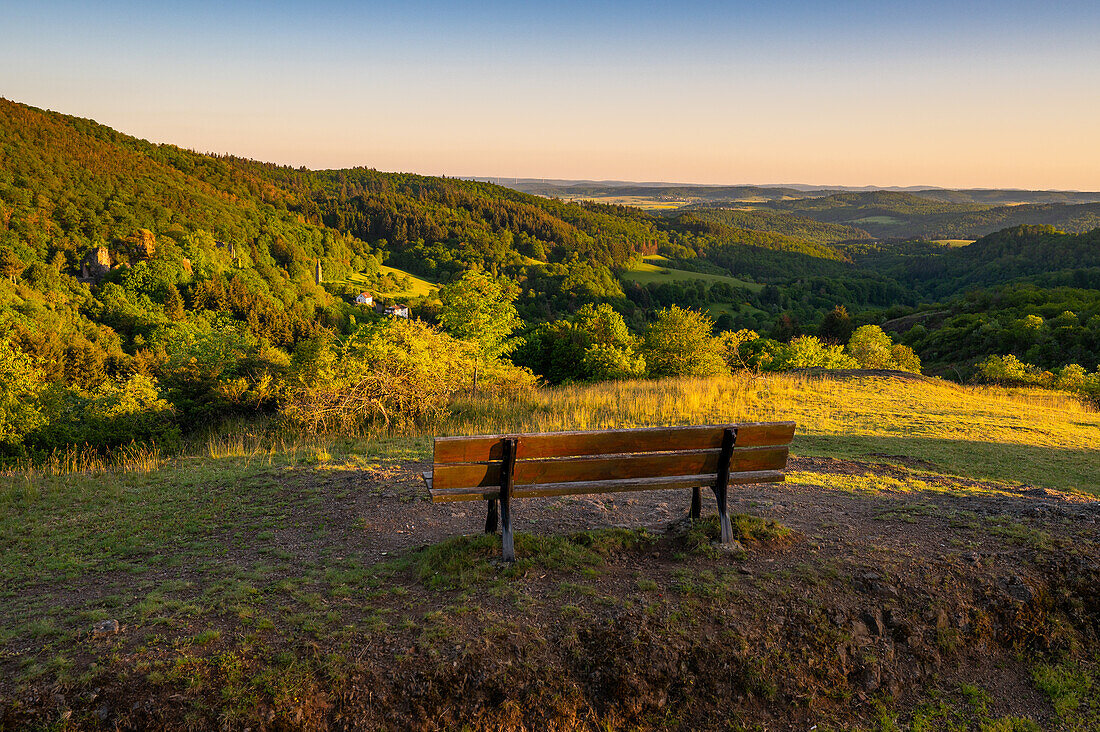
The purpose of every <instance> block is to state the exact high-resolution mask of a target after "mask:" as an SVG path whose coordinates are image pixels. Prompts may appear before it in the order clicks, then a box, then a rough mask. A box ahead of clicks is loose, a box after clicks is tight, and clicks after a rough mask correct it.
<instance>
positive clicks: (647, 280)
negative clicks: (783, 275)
mask: <svg viewBox="0 0 1100 732" xmlns="http://www.w3.org/2000/svg"><path fill="white" fill-rule="evenodd" d="M667 261H668V259H667V258H665V257H663V256H661V255H659V254H653V255H650V256H647V257H644V258H643V259H642V261H641V262H639V263H637V264H635V265H633V266H631V267H630V268H629V269H627V270H626V271H625V272H623V276H622V277H623V279H624V280H628V281H630V282H639V283H641V284H643V285H648V284H654V283H657V284H659V283H661V282H690V281H693V280H701V281H703V282H706V283H707V284H708V285H709V284H713V283H715V282H725V283H726V284H728V285H731V286H733V287H743V288H745V289H747V290H751V291H753V292H759V291H760V290H762V289H764V286H763V285H761V284H759V283H756V282H745V281H744V280H739V279H737V278H736V277H726V276H724V275H714V274H706V273H703V272H689V271H688V270H684V269H674V268H672V267H667V266H664V265H663V264H662V263H663V262H667Z"/></svg>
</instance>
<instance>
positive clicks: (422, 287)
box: [346, 264, 439, 298]
mask: <svg viewBox="0 0 1100 732" xmlns="http://www.w3.org/2000/svg"><path fill="white" fill-rule="evenodd" d="M380 269H381V271H382V274H388V275H390V276H392V277H394V278H397V277H408V278H409V279H410V280H412V284H411V286H410V287H408V288H406V289H403V290H380V289H378V288H377V287H376V286H373V285H372V280H371V278H370V277H368V276H367V275H364V274H360V273H357V274H353V275H351V276H349V277H348V278H347V280H346V281H347V282H350V283H351V284H353V285H359V286H361V287H363V288H364V289H366V290H368V291H370V292H371V293H372V294H375V295H383V296H385V297H393V298H401V297H407V298H412V297H426V296H428V295H431V294H432V293H433V292H438V290H439V286H438V285H436V284H434V283H432V282H429V281H428V280H425V279H423V278H420V277H417V276H416V275H414V274H411V273H409V272H406V271H404V270H401V269H397V268H396V267H388V266H386V265H384V264H383V265H382V266H381V267H380Z"/></svg>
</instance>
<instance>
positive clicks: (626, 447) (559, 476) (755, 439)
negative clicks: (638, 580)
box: [424, 422, 795, 562]
mask: <svg viewBox="0 0 1100 732" xmlns="http://www.w3.org/2000/svg"><path fill="white" fill-rule="evenodd" d="M794 427H795V425H794V422H752V423H745V424H725V425H704V426H694V427H646V428H641V429H626V430H596V431H591V432H544V433H531V434H518V435H476V436H472V437H437V438H435V457H434V460H433V463H434V464H433V465H432V471H431V472H430V473H424V482H425V483H427V485H428V490H429V491H430V492H431V494H432V501H433V502H435V503H441V502H445V501H482V500H484V501H488V502H489V507H488V516H487V518H486V520H485V531H486V532H487V533H492V532H495V531H496V529H497V504H498V502H499V505H500V523H501V530H502V533H503V536H504V559H505V560H506V561H509V562H512V561H515V549H514V548H513V543H512V501H513V500H515V499H519V498H534V497H537V496H570V495H582V494H596V493H619V492H623V491H649V490H661V489H666V488H691V489H692V496H691V509H690V513H689V515H690V516H691V517H692V518H699V512H700V510H701V505H702V493H701V490H700V489H701V488H702V487H704V486H709V487H710V488H711V489H712V490H713V491H714V495H715V498H717V500H718V516H719V519H720V521H721V525H722V542H723V543H727V542H729V541H731V540H732V535H733V531H732V528H731V526H730V520H729V514H728V513H727V511H726V495H727V493H728V488H729V486H730V485H740V484H745V483H778V482H781V481H782V480H783V469H784V468H785V467H786V465H787V451H788V446H789V445H790V442H791V438H792V437H794Z"/></svg>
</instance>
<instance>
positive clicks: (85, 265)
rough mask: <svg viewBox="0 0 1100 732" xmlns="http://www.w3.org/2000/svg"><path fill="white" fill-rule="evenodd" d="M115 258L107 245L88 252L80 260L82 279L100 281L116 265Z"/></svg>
mask: <svg viewBox="0 0 1100 732" xmlns="http://www.w3.org/2000/svg"><path fill="white" fill-rule="evenodd" d="M114 263H115V262H114V259H113V258H112V257H111V252H110V251H108V250H107V247H96V248H95V249H93V250H92V251H90V252H88V253H87V254H86V255H85V256H84V259H83V260H82V261H81V262H80V276H81V279H84V280H90V281H93V282H99V281H100V280H102V279H103V278H104V277H106V276H107V273H108V272H110V271H111V267H112V266H114Z"/></svg>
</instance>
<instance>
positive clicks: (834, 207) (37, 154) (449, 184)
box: [0, 100, 1100, 444]
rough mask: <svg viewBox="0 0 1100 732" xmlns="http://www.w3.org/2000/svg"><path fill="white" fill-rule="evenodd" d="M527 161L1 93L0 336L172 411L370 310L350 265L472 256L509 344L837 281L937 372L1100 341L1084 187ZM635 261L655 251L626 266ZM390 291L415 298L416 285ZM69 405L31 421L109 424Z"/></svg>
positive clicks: (60, 379) (828, 309) (820, 318)
mask: <svg viewBox="0 0 1100 732" xmlns="http://www.w3.org/2000/svg"><path fill="white" fill-rule="evenodd" d="M541 186H542V187H541V188H539V189H538V190H539V192H540V193H543V194H545V195H533V194H531V193H525V192H522V191H517V190H513V189H511V188H506V187H502V186H498V185H494V184H491V183H486V182H477V181H470V180H459V179H451V178H435V177H426V176H419V175H412V174H397V173H383V172H379V171H376V170H372V169H366V168H354V169H346V170H332V171H311V170H306V169H303V168H290V167H285V166H278V165H272V164H267V163H261V162H256V161H252V160H246V159H242V158H236V157H230V156H215V155H205V154H200V153H196V152H193V151H188V150H184V149H181V148H178V147H175V146H172V145H155V144H152V143H149V142H146V141H144V140H139V139H136V138H133V137H130V136H127V135H124V134H121V133H119V132H116V131H114V130H111V129H110V128H107V127H104V126H102V125H99V124H96V123H95V122H92V121H90V120H85V119H79V118H75V117H69V116H65V115H62V114H57V113H53V112H46V111H43V110H39V109H35V108H33V107H29V106H26V105H22V104H18V103H16V102H12V101H8V100H0V339H2V340H3V343H6V344H8V345H7V346H6V348H8V349H9V350H8V351H3V349H0V362H2V361H3V360H4V359H5V358H6V359H8V362H9V366H10V368H12V369H16V371H18V369H17V367H19V368H22V366H19V364H22V363H23V361H22V360H21V359H31V360H33V362H34V363H35V364H38V365H37V366H36V367H35V368H37V369H38V372H36V373H37V374H38V375H37V376H36V377H35V378H38V379H39V380H40V381H41V382H42V384H63V385H65V386H66V388H67V389H68V391H66V392H65V393H64V394H61V393H60V392H59V393H58V394H57V397H56V398H57V400H58V401H56V403H55V404H54V405H53V407H51V408H55V409H59V410H63V409H70V410H72V413H73V414H81V415H85V414H88V413H89V412H88V411H87V409H85V408H84V407H86V406H87V404H92V403H93V402H94V403H95V404H101V405H102V404H108V403H110V404H114V403H116V402H117V401H118V400H119V399H122V398H123V396H125V395H123V396H119V394H121V392H117V389H118V388H120V387H119V386H118V385H119V384H121V383H124V382H126V383H129V382H127V380H131V381H132V380H133V379H135V378H138V377H141V378H145V379H148V380H149V381H148V383H145V382H142V383H143V384H145V386H144V387H142V389H144V390H143V391H142V390H141V389H138V386H141V385H140V384H139V385H136V386H135V385H134V384H131V387H130V388H131V389H138V391H139V392H140V393H139V396H140V398H141V399H144V400H146V402H147V403H150V404H157V403H162V402H163V403H165V404H168V405H170V406H171V408H172V409H173V410H174V412H175V413H176V414H177V415H186V416H187V419H186V420H185V421H181V420H180V419H179V418H178V417H177V418H176V424H181V423H186V424H188V425H192V426H194V425H202V424H210V423H214V422H216V421H218V420H221V419H224V418H226V417H227V416H232V415H234V414H250V413H253V412H255V411H257V410H260V411H262V410H264V409H267V408H269V405H270V398H271V397H270V393H269V392H265V388H266V387H264V386H263V384H264V381H263V375H265V374H267V375H271V374H280V373H284V372H286V371H287V369H292V368H294V364H295V363H298V362H297V361H295V359H299V360H301V359H303V358H305V356H304V355H303V354H304V353H305V350H308V349H307V346H308V345H309V344H316V343H319V342H327V341H326V339H329V340H331V339H340V338H345V337H350V336H351V335H352V334H354V333H356V332H357V329H358V328H359V327H360V326H361V325H363V324H364V323H368V322H376V321H378V319H379V318H381V316H379V315H377V314H376V313H374V312H373V311H370V310H369V309H364V308H363V307H361V306H359V305H357V304H356V303H355V302H354V296H355V294H356V293H357V292H359V290H360V289H361V288H360V286H359V285H356V284H354V282H356V281H357V280H354V278H355V277H358V276H376V275H378V273H379V271H380V268H381V267H383V266H388V267H395V268H398V269H400V270H403V271H405V272H408V273H412V274H414V275H417V276H419V277H422V278H424V279H426V280H428V281H429V282H432V283H435V284H437V285H438V286H446V285H447V284H448V283H451V282H454V281H455V280H457V279H458V278H460V277H461V276H462V275H463V274H464V273H466V272H470V271H481V272H485V273H487V274H488V275H489V277H490V278H492V279H494V280H496V281H498V282H500V283H504V284H505V285H506V289H508V290H509V291H512V290H513V289H514V302H515V307H516V308H517V310H518V314H519V317H520V319H521V325H520V327H519V329H518V330H517V331H516V333H515V337H516V338H518V339H519V341H520V343H521V344H523V343H528V342H529V343H530V344H535V345H538V344H541V343H543V341H542V340H538V339H545V338H546V337H547V336H546V334H547V332H548V331H547V328H548V327H550V328H551V329H552V328H553V327H558V326H556V325H553V324H555V323H563V322H566V321H565V320H563V319H567V318H570V317H572V316H573V314H574V313H577V312H578V311H579V310H581V309H582V308H584V307H585V306H587V305H592V306H606V308H609V309H610V310H611V311H613V312H614V313H617V315H618V316H620V317H621V319H622V322H623V323H624V325H625V327H626V328H627V329H628V332H629V333H633V334H635V335H639V334H641V333H642V332H643V331H644V330H645V329H646V328H647V327H649V325H650V324H652V323H653V322H654V321H655V319H656V318H657V314H658V312H659V311H662V310H663V309H667V308H669V307H670V306H673V305H677V306H682V307H686V308H691V309H694V310H696V311H700V312H703V313H704V315H706V317H707V318H708V319H709V320H708V321H707V322H713V324H714V325H713V330H714V333H715V334H721V333H733V332H738V331H743V330H752V331H755V332H757V333H759V334H761V335H762V336H768V337H770V338H773V339H776V340H777V341H784V342H786V341H790V339H792V338H796V337H798V336H802V335H814V336H819V335H820V336H822V337H823V338H824V337H825V336H826V335H827V334H828V332H829V331H828V328H829V327H830V326H829V325H828V318H829V317H831V315H830V314H834V313H835V312H836V311H837V308H838V307H840V308H843V309H844V310H845V312H846V313H849V314H850V317H851V327H853V328H855V327H858V326H860V325H866V324H877V325H881V326H882V327H883V328H884V329H885V330H886V331H887V332H888V333H890V334H892V335H893V337H894V338H895V339H896V340H897V341H898V342H899V343H904V344H906V345H908V346H911V347H912V348H913V349H914V350H915V351H916V353H917V354H918V355H919V356H920V358H921V360H922V362H923V365H924V369H925V371H927V372H929V373H933V374H941V375H946V376H949V377H951V378H959V379H963V380H965V379H969V378H974V377H976V376H978V375H980V374H979V365H980V364H981V363H982V362H983V360H984V359H987V358H988V357H990V356H997V357H1000V356H1004V355H1006V354H1014V355H1015V356H1016V357H1018V358H1020V359H1021V360H1026V362H1027V363H1028V364H1031V365H1033V366H1034V367H1036V368H1040V369H1057V368H1060V367H1062V366H1064V365H1066V364H1071V363H1072V364H1080V365H1081V366H1083V367H1085V368H1086V369H1089V370H1095V369H1096V368H1097V364H1098V362H1100V202H1098V201H1100V196H1097V195H1095V194H1076V193H1065V194H1062V193H1056V192H1019V191H940V190H927V191H924V190H922V191H913V192H896V191H870V192H836V191H825V190H821V191H803V190H799V189H797V188H773V189H763V188H752V187H744V186H741V187H707V188H706V189H705V191H703V193H700V189H699V188H698V187H665V188H659V187H653V186H632V187H631V186H618V187H616V186H615V185H596V184H591V185H587V184H579V185H574V186H572V187H556V186H553V185H550V184H541ZM566 188H568V190H569V191H572V192H576V191H581V192H585V191H587V192H589V193H591V194H593V197H597V196H596V194H601V195H604V194H605V195H627V192H628V191H634V193H631V194H630V195H646V196H679V197H684V198H693V199H694V200H693V201H692V202H690V203H688V204H686V205H684V206H682V207H679V208H675V209H672V210H662V211H646V210H641V209H639V208H634V207H630V206H625V205H619V204H615V203H608V202H597V201H579V202H565V201H563V200H561V199H560V198H558V197H556V194H560V193H562V192H563V191H565V190H566ZM608 192H611V193H608ZM744 199H752V200H751V201H746V200H744ZM1021 201H1024V202H1021ZM1026 201H1030V202H1026ZM1006 203H1013V204H1019V205H1005V204H1006ZM945 239H953V240H954V239H957V240H970V239H977V241H975V242H974V243H971V244H969V245H966V246H953V245H952V244H959V243H965V241H964V242H952V243H940V242H939V241H937V240H945ZM658 255H659V257H660V259H657V257H658ZM647 257H648V258H649V259H645V258H647ZM653 262H659V265H654V264H653ZM645 267H648V268H649V269H650V270H652V271H658V272H660V271H663V272H665V273H667V275H668V276H667V277H664V278H663V279H662V277H661V276H660V275H659V274H657V275H654V276H653V277H651V278H648V279H645V278H639V277H634V276H631V275H632V273H634V272H637V271H640V270H642V269H644V268H645ZM318 268H319V269H320V271H321V272H322V273H323V274H322V277H321V281H320V282H318V281H317V277H316V274H317V270H318ZM406 302H407V303H408V304H411V305H412V310H413V315H414V317H417V318H420V319H422V320H423V321H425V322H426V323H429V324H431V323H435V322H437V319H438V315H439V308H440V303H439V300H438V299H437V298H435V297H433V296H431V295H422V296H418V297H417V298H406ZM601 312H602V311H601ZM632 337H633V336H632ZM532 339H533V340H532ZM536 341H537V343H536ZM535 345H531V347H529V348H527V349H526V351H525V350H524V348H523V347H520V348H519V349H518V350H517V351H516V352H517V353H527V354H528V355H530V353H532V350H531V348H534V347H535ZM309 347H313V346H309ZM539 347H542V346H539ZM303 349H305V350H303ZM5 353H7V355H4V354H5ZM13 364H14V365H13ZM16 371H12V373H16ZM19 373H22V372H19ZM28 373H29V372H28ZM542 375H544V376H545V374H542ZM36 388H37V387H36ZM42 388H45V387H44V386H43V387H42ZM111 389H116V392H111ZM111 394H114V396H111ZM97 395H98V396H97ZM104 395H107V396H104ZM130 396H133V395H132V394H131V395H130ZM108 397H109V398H108ZM127 398H128V397H127ZM96 399H99V400H100V401H98V402H96V401H95V400H96ZM104 399H107V401H106V402H104V401H103V400H104ZM110 399H115V400H116V402H110ZM66 400H67V401H66ZM81 400H84V401H81ZM81 405H84V407H82V406H81ZM96 408H97V409H98V408H99V407H96ZM104 409H106V410H107V412H104V413H105V414H106V413H108V412H109V411H110V408H109V407H104ZM81 410H84V411H81ZM154 411H155V410H154ZM82 419H83V420H84V421H83V422H82V421H81V420H82ZM71 422H72V425H75V426H72V427H71V430H72V433H71V434H54V435H52V436H50V437H49V439H47V438H46V437H43V438H42V439H43V444H64V443H66V442H74V441H79V440H81V439H83V438H86V437H87V435H88V434H91V433H92V432H94V431H97V430H98V433H99V434H102V433H103V430H104V429H105V428H104V427H103V425H104V424H106V423H105V422H103V421H102V420H100V421H99V422H96V421H95V420H92V419H91V418H90V417H89V418H88V419H84V418H83V417H81V419H74V420H71ZM81 425H83V426H81ZM162 427H163V425H161V426H158V425H157V423H156V421H155V420H153V421H152V422H150V423H149V424H148V425H147V428H148V430H149V432H150V434H153V433H155V432H156V431H157V430H158V429H161V428H162ZM80 430H84V432H81V431H80ZM2 432H3V427H2V425H0V440H2V438H3V434H2ZM131 432H132V430H131ZM131 432H127V433H126V434H131ZM118 439H119V440H121V439H122V437H121V436H120V437H119V438H118ZM51 440H52V441H53V442H52V443H51V442H50V441H51Z"/></svg>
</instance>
